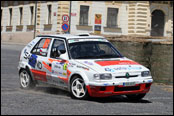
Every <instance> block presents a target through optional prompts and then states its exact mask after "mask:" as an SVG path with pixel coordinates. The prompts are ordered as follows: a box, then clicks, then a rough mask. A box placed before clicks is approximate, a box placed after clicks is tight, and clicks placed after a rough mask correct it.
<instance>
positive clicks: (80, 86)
mask: <svg viewBox="0 0 174 116" xmlns="http://www.w3.org/2000/svg"><path fill="white" fill-rule="evenodd" d="M70 86H71V88H70V90H71V91H70V92H71V97H72V98H75V99H86V98H88V91H87V88H86V85H85V82H84V80H83V79H82V78H80V77H78V76H76V77H74V78H73V79H72V81H71V85H70Z"/></svg>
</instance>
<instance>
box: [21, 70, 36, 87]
mask: <svg viewBox="0 0 174 116" xmlns="http://www.w3.org/2000/svg"><path fill="white" fill-rule="evenodd" d="M19 82H20V88H22V89H33V88H34V87H35V86H36V84H35V83H34V82H33V80H32V78H31V75H30V73H29V71H27V70H25V69H22V70H21V71H20V73H19Z"/></svg>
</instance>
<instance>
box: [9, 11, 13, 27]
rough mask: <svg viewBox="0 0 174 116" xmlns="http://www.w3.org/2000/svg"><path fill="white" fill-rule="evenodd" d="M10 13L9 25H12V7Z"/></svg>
mask: <svg viewBox="0 0 174 116" xmlns="http://www.w3.org/2000/svg"><path fill="white" fill-rule="evenodd" d="M9 15H10V17H9V26H11V24H12V8H9Z"/></svg>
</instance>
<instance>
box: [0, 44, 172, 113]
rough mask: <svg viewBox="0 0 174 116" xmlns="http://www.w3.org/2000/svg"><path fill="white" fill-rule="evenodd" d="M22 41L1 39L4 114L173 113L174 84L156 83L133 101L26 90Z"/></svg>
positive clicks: (2, 107)
mask: <svg viewBox="0 0 174 116" xmlns="http://www.w3.org/2000/svg"><path fill="white" fill-rule="evenodd" d="M23 47H24V46H22V45H11V44H10V45H8V44H4V43H1V114H2V115H10V114H15V115H37V114H38V115H47V114H50V115H52V114H56V115H65V114H67V115H85V114H86V115H91V114H94V115H95V114H96V115H106V114H110V115H123V114H125V115H155V114H156V115H172V114H173V86H166V85H158V84H155V83H154V84H153V85H152V87H151V90H150V92H149V93H148V94H147V95H146V96H145V97H144V99H143V100H141V101H138V102H132V101H129V100H127V99H126V98H125V97H124V96H112V97H108V98H90V99H89V100H74V99H72V98H71V97H70V96H69V94H68V92H66V91H63V90H60V89H55V88H51V87H42V86H39V87H36V88H35V89H33V90H27V91H26V90H22V89H20V86H19V80H18V72H17V65H18V60H19V54H20V50H21V49H22V48H23Z"/></svg>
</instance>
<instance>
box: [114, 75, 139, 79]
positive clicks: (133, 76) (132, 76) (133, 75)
mask: <svg viewBox="0 0 174 116" xmlns="http://www.w3.org/2000/svg"><path fill="white" fill-rule="evenodd" d="M131 77H138V75H129V78H131ZM115 78H128V77H126V76H115Z"/></svg>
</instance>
